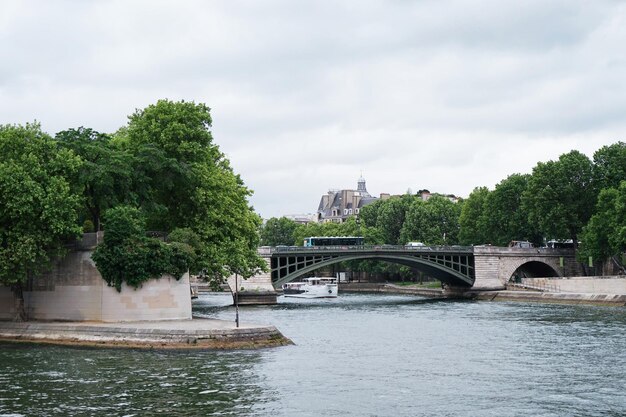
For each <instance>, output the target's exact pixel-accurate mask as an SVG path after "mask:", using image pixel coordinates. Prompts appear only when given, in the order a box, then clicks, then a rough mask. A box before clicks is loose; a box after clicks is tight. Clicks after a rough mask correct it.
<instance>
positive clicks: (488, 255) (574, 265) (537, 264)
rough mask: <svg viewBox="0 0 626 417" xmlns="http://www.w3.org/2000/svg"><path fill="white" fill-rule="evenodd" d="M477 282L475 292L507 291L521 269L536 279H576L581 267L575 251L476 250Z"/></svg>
mask: <svg viewBox="0 0 626 417" xmlns="http://www.w3.org/2000/svg"><path fill="white" fill-rule="evenodd" d="M474 262H475V267H476V281H475V283H474V289H484V290H498V289H504V288H505V286H506V283H507V282H508V281H509V279H510V278H511V277H512V276H513V274H514V273H515V272H516V271H518V270H520V271H526V272H528V273H529V275H532V276H534V277H540V275H543V277H541V278H544V277H563V276H576V274H579V273H580V269H581V267H580V264H579V263H578V262H577V261H576V257H575V253H574V251H573V250H566V249H551V248H499V247H475V248H474Z"/></svg>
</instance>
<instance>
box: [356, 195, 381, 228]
mask: <svg viewBox="0 0 626 417" xmlns="http://www.w3.org/2000/svg"><path fill="white" fill-rule="evenodd" d="M385 201H386V200H376V201H374V202H373V203H371V204H368V205H367V206H365V207H363V208H361V209H360V212H359V219H361V224H362V225H363V226H367V227H376V224H377V223H378V213H379V212H380V208H381V207H382V206H383V204H384V203H385Z"/></svg>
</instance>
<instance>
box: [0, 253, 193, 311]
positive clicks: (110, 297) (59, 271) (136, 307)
mask: <svg viewBox="0 0 626 417" xmlns="http://www.w3.org/2000/svg"><path fill="white" fill-rule="evenodd" d="M91 253H92V252H91V251H90V250H82V249H77V250H74V251H72V252H70V253H69V254H68V255H67V256H66V257H65V258H64V259H63V260H61V261H60V262H59V263H58V264H57V265H55V267H54V268H53V270H52V271H50V272H48V273H46V274H42V275H41V276H39V277H37V278H35V279H33V280H32V282H31V283H29V284H28V285H26V287H25V291H24V301H25V304H26V310H27V313H28V317H29V319H30V320H68V321H105V322H117V321H138V320H179V319H191V296H190V287H189V276H188V275H187V274H185V276H184V277H183V278H181V279H180V280H176V279H174V278H173V277H168V276H165V277H162V278H161V279H158V280H151V281H149V282H146V283H145V284H144V285H143V286H142V287H141V288H140V289H138V290H135V289H133V288H130V287H127V286H126V285H124V286H123V287H122V291H121V292H117V290H116V289H115V288H111V287H108V286H107V283H106V282H105V281H104V279H102V276H101V275H100V273H99V272H98V269H97V268H96V266H95V264H94V262H93V261H92V259H91ZM14 315H15V304H14V299H13V294H12V292H11V290H10V289H9V288H7V287H0V320H10V319H12V318H13V317H14Z"/></svg>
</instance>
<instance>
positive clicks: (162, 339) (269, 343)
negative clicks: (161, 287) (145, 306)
mask: <svg viewBox="0 0 626 417" xmlns="http://www.w3.org/2000/svg"><path fill="white" fill-rule="evenodd" d="M0 341H4V342H25V343H45V344H55V345H71V346H88V347H112V348H142V349H255V348H265V347H274V346H284V345H289V344H293V342H292V341H291V340H289V339H288V338H286V337H285V336H283V335H282V334H281V333H280V332H279V331H278V330H277V329H276V328H275V327H274V326H262V325H251V324H240V326H239V327H238V328H237V327H235V323H234V322H230V321H224V320H215V319H206V318H194V319H191V320H168V321H142V322H118V323H107V322H22V323H18V322H9V321H0Z"/></svg>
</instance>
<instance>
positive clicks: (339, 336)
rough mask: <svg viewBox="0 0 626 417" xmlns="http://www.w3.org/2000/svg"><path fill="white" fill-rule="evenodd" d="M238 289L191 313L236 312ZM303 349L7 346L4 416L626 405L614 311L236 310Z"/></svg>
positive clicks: (404, 302) (332, 305)
mask: <svg viewBox="0 0 626 417" xmlns="http://www.w3.org/2000/svg"><path fill="white" fill-rule="evenodd" d="M230 303H232V299H231V298H230V296H229V295H225V296H201V297H200V299H199V300H198V302H197V303H195V302H194V314H196V315H201V316H204V317H211V318H220V319H225V320H234V309H233V307H232V306H230ZM240 317H241V320H242V322H244V323H246V322H248V323H261V324H268V323H270V324H273V325H276V327H278V328H279V329H280V330H281V332H282V333H283V334H285V336H287V337H289V338H291V339H292V340H294V341H295V343H296V345H295V346H286V347H280V348H276V349H263V350H259V351H234V352H219V351H194V352H158V351H136V350H115V351H111V350H97V349H80V348H61V347H50V346H31V345H19V346H15V345H0V392H1V393H2V394H0V415H25V416H30V415H49V416H64V415H141V416H152V415H154V416H156V415H209V416H210V415H221V416H272V417H274V416H333V415H341V416H342V417H346V416H400V417H401V416H432V415H437V416H445V415H450V416H498V417H500V416H519V415H532V416H604V415H611V413H613V414H612V415H619V414H618V413H622V414H623V412H624V410H626V403H625V400H624V396H623V392H626V383H625V381H624V377H623V376H624V375H625V374H626V368H625V365H624V364H625V363H626V349H625V345H624V338H623V334H624V331H625V330H626V313H624V310H623V309H618V308H599V307H587V306H554V305H540V304H521V303H481V302H449V301H441V300H435V301H432V300H424V299H421V298H417V297H409V296H386V295H365V294H360V295H341V296H340V297H339V298H338V299H336V300H305V301H303V302H301V301H294V300H283V299H281V300H279V304H278V305H276V306H264V307H244V306H242V307H240Z"/></svg>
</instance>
